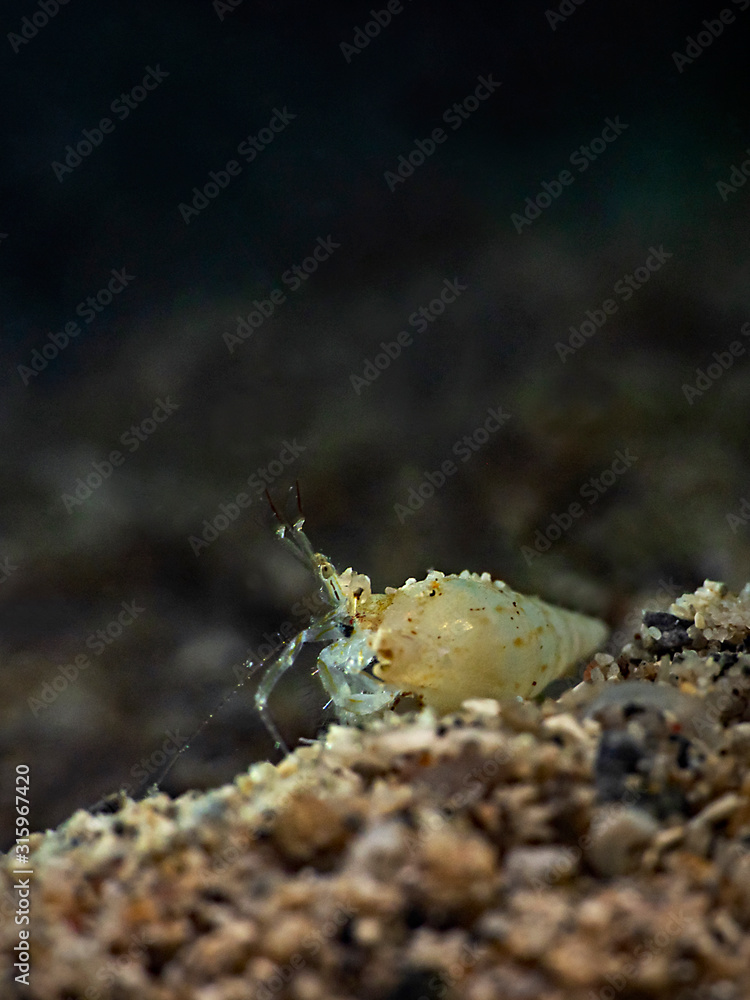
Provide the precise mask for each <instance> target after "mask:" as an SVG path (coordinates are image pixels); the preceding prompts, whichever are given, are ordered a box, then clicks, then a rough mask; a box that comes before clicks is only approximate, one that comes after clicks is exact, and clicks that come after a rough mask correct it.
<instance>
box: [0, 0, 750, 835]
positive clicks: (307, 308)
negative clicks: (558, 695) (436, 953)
mask: <svg viewBox="0 0 750 1000" xmlns="http://www.w3.org/2000/svg"><path fill="white" fill-rule="evenodd" d="M743 7H746V8H747V7H750V3H748V0H739V2H735V0H729V2H728V3H727V6H726V7H725V8H720V7H719V5H718V4H715V5H710V4H706V3H705V2H701V3H698V2H689V3H681V4H677V3H667V4H663V5H659V7H658V10H657V8H654V7H653V6H649V5H647V4H645V3H640V4H637V3H623V4H618V5H612V4H609V5H605V4H603V3H601V2H599V0H588V2H581V3H579V4H578V5H576V4H575V3H574V2H572V0H560V2H559V3H551V4H550V6H548V7H547V6H545V5H544V3H538V4H528V3H524V4H522V3H520V2H516V3H511V4H507V5H498V4H494V3H489V2H482V3H480V2H477V3H470V4H429V5H428V4H427V3H426V2H425V0H400V2H399V0H391V2H390V3H389V4H388V3H385V2H382V0H379V2H378V3H376V4H375V5H374V6H373V5H370V4H362V5H357V4H351V3H347V4H344V3H336V2H333V3H329V4H327V5H324V6H321V5H317V4H316V5H310V4H305V3H301V2H295V0H278V2H273V3H272V2H271V0H231V2H230V0H227V2H221V0H217V2H215V3H211V0H190V2H185V0H181V2H179V3H177V2H174V0H172V2H169V0H165V2H161V3H158V4H146V5H144V4H127V3H125V2H122V0H114V2H111V3H107V4H106V5H104V4H102V5H100V6H98V7H93V6H92V5H84V4H81V3H65V4H59V3H58V2H55V0H38V2H36V3H34V2H32V0H24V2H23V3H16V2H14V0H8V2H7V3H5V4H4V5H3V13H4V18H3V21H4V24H3V35H4V36H5V37H4V39H3V45H2V57H1V60H0V62H1V72H2V74H3V93H4V94H5V95H6V99H5V101H4V108H3V112H2V115H3V123H4V124H3V149H2V158H1V161H0V183H1V184H2V200H1V201H0V285H1V287H2V340H1V344H0V351H1V353H2V372H1V374H2V391H1V395H0V413H1V415H2V419H1V420H0V435H2V452H1V454H2V473H3V474H2V478H1V480H0V670H1V671H2V690H3V696H2V699H1V701H0V723H1V725H0V751H1V753H0V758H1V760H2V765H1V768H0V789H1V791H0V815H2V816H3V817H4V820H3V821H4V822H5V818H6V817H7V821H8V826H7V827H4V828H3V829H2V831H0V845H1V846H3V847H7V846H8V844H9V843H10V804H11V803H10V794H11V789H12V787H13V785H12V779H13V775H14V772H15V766H16V764H17V763H19V762H23V763H27V764H29V765H30V767H31V801H32V811H31V819H32V827H34V828H37V829H40V828H41V829H43V828H45V827H47V826H53V825H56V824H57V823H59V822H60V821H61V820H63V819H65V818H66V817H67V816H68V815H69V814H70V813H71V812H72V811H73V810H74V809H76V808H78V807H87V806H90V805H92V804H93V803H95V802H97V801H98V800H99V799H100V798H101V797H102V796H105V795H107V794H108V793H111V792H115V791H116V790H117V789H118V788H121V787H125V788H127V789H129V790H130V791H131V792H135V791H136V789H137V788H138V787H139V786H141V785H143V784H144V782H145V783H146V784H148V782H149V780H156V778H157V777H158V774H159V772H160V770H161V769H162V767H163V766H164V764H165V763H169V761H170V760H171V759H172V758H174V757H175V755H176V749H175V748H176V747H178V746H181V745H183V743H184V742H185V740H186V739H187V737H188V736H189V734H191V733H192V732H193V731H194V730H195V729H196V727H198V726H199V725H200V724H201V723H202V722H203V721H204V720H205V719H206V718H207V716H208V715H209V713H210V712H211V711H212V710H213V708H214V707H215V706H216V704H217V703H218V702H219V701H221V700H222V699H223V698H225V697H227V695H228V694H229V693H230V692H231V691H232V690H233V689H234V688H235V687H236V685H237V684H238V682H239V681H240V680H241V679H242V678H243V677H245V676H246V674H247V671H246V670H245V668H244V667H243V663H244V662H245V660H246V659H248V658H252V659H253V661H254V662H256V663H257V662H259V661H260V660H261V659H262V658H263V657H264V656H267V655H268V654H270V653H272V651H273V650H274V649H275V648H278V645H279V643H280V641H281V640H280V639H279V638H278V635H279V633H280V634H281V635H283V636H287V637H288V636H289V635H292V634H295V633H296V632H297V631H299V629H300V628H302V627H303V626H304V624H305V622H306V620H307V619H306V615H307V612H308V611H309V607H307V608H306V607H305V605H304V604H303V602H304V601H305V599H309V598H310V597H311V595H312V594H313V593H314V586H313V580H312V578H311V577H310V575H309V573H308V572H307V571H306V570H305V568H304V567H303V566H301V565H299V564H298V563H296V562H295V560H294V558H293V556H292V554H291V553H289V552H288V551H287V550H286V549H285V548H284V547H283V546H281V545H280V544H279V542H278V541H277V539H276V537H275V534H274V518H273V515H272V514H271V512H270V510H269V508H268V504H267V502H266V499H265V497H264V489H265V488H266V487H267V488H268V489H269V490H270V492H271V495H272V496H273V497H274V498H275V500H276V502H277V503H278V504H279V506H283V505H284V504H286V503H288V501H289V491H290V489H293V487H294V484H295V482H296V481H299V484H300V489H301V494H302V499H303V504H304V511H305V515H306V517H307V531H308V533H309V536H310V538H311V540H312V542H313V544H314V545H315V546H316V547H317V548H319V549H321V550H322V551H323V552H325V553H326V554H328V555H329V556H330V558H331V559H333V561H334V562H335V563H336V564H337V566H339V568H340V569H344V568H345V567H347V566H349V565H352V566H354V567H355V568H356V569H358V570H359V571H361V572H366V573H368V574H370V575H371V577H372V579H373V584H374V588H375V589H376V590H382V589H383V588H384V587H385V586H389V585H391V586H399V585H400V584H401V583H402V582H403V581H404V579H406V578H407V577H409V576H417V577H419V576H420V575H421V574H423V573H424V571H425V570H426V569H428V568H430V567H435V568H438V569H441V570H443V571H444V572H458V571H460V570H462V569H465V568H468V569H471V570H476V571H484V570H488V571H490V572H492V573H493V574H494V575H496V576H498V577H501V578H503V579H505V580H507V581H508V582H509V583H511V585H513V586H514V587H517V588H518V589H520V590H524V591H532V592H537V593H540V594H541V595H542V596H544V597H546V598H548V599H550V600H553V601H556V602H558V603H561V604H564V605H568V606H571V607H576V608H579V609H582V610H587V611H591V612H594V613H597V614H600V615H603V616H604V617H606V618H607V620H608V621H609V622H610V624H611V625H612V626H613V629H614V630H615V631H616V632H617V631H618V630H619V631H620V634H621V635H624V634H627V629H628V628H630V630H631V631H632V629H633V628H634V627H635V625H636V623H637V615H636V612H637V610H638V608H639V607H641V606H642V605H644V604H645V603H650V604H651V606H659V607H666V606H668V604H669V601H670V599H672V598H673V597H675V596H677V595H678V594H680V593H682V592H683V591H689V590H692V589H693V588H694V587H695V586H696V585H698V584H700V583H701V582H702V581H703V579H704V578H705V577H710V578H715V579H723V580H726V581H727V583H729V584H730V585H731V586H732V587H735V588H738V587H741V586H742V585H743V584H744V583H745V581H746V579H747V577H748V569H747V564H748V554H749V553H750V545H749V539H750V528H749V527H747V526H746V524H749V523H750V481H749V480H748V472H749V469H750V466H749V463H748V419H747V418H748V403H749V402H750V377H749V373H750V283H749V280H748V279H749V278H750V265H749V263H748V261H749V258H748V235H749V234H750V226H749V221H750V212H749V208H750V190H749V189H750V185H748V184H746V180H747V177H748V175H750V111H749V110H748V103H747V94H748V69H747V67H748V64H747V28H748V21H749V20H750V9H743ZM743 163H744V165H745V166H744V171H743V166H742V165H743ZM238 498H242V499H240V500H239V501H238ZM634 616H635V617H634ZM313 662H314V654H313V655H312V656H308V657H306V658H304V659H303V661H302V662H300V664H299V669H298V670H296V671H295V674H294V676H292V677H290V678H289V679H288V682H287V683H284V684H282V685H280V686H279V689H278V691H277V692H276V694H275V696H274V699H273V702H272V704H273V710H274V714H275V716H276V718H277V719H278V721H279V725H280V727H281V728H282V730H283V732H284V733H285V735H286V737H287V739H288V741H289V742H290V743H294V742H295V741H296V740H297V739H299V738H302V737H313V736H314V735H315V734H316V732H317V731H318V730H319V728H320V726H321V725H322V724H323V723H324V722H325V720H326V718H327V716H326V714H325V713H324V712H323V703H324V698H323V697H322V695H321V693H320V691H319V688H318V685H317V683H316V681H315V678H314V677H312V675H311V668H312V664H313ZM256 676H257V675H256ZM255 679H256V677H252V678H251V679H250V680H249V682H248V683H247V684H246V685H245V686H244V687H243V688H241V689H240V690H239V691H238V692H237V694H236V695H235V696H234V697H231V698H230V699H229V701H228V703H227V705H226V706H225V707H224V709H223V710H222V711H221V712H220V713H218V714H217V715H216V716H215V717H214V718H213V719H212V720H211V721H210V722H209V724H208V725H207V726H206V727H205V728H204V730H203V731H202V733H201V734H200V737H199V738H197V739H196V740H195V741H194V742H193V744H192V745H191V747H190V750H189V751H188V752H186V753H184V754H182V756H181V757H180V759H179V761H178V763H177V764H176V766H175V767H174V768H173V770H172V771H171V773H170V775H169V777H168V778H167V779H166V780H165V782H164V786H163V787H164V788H165V789H166V790H168V791H170V792H171V793H174V794H176V793H179V792H181V791H184V790H186V789H188V788H197V787H210V786H212V785H217V784H220V783H221V782H223V781H227V780H230V779H231V778H232V777H233V775H234V774H235V773H237V772H238V771H240V770H243V769H245V768H246V767H247V766H248V765H249V764H250V763H252V762H253V761H257V760H262V759H266V758H270V759H273V760H276V759H277V758H278V753H277V752H276V751H275V750H274V748H273V745H272V743H271V741H270V739H269V738H268V736H267V734H266V733H265V731H264V729H263V727H262V725H261V724H260V722H259V720H258V718H257V716H256V714H255V712H254V709H253V703H252V691H253V686H254V683H255Z"/></svg>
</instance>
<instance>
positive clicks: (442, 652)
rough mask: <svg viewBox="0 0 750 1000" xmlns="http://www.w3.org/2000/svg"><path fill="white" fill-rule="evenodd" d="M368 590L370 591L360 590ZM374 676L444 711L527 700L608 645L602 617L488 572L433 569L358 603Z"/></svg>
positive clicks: (393, 688)
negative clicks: (481, 701)
mask: <svg viewBox="0 0 750 1000" xmlns="http://www.w3.org/2000/svg"><path fill="white" fill-rule="evenodd" d="M363 597H364V595H363ZM355 618H356V619H357V622H358V624H360V627H363V628H368V627H369V628H373V626H374V625H375V622H376V621H378V620H379V623H378V624H377V626H376V627H375V628H374V630H373V632H372V635H371V638H370V643H369V644H370V646H371V647H372V650H373V653H374V655H375V656H376V657H377V661H378V662H377V663H376V664H375V666H374V667H373V674H374V675H375V676H376V677H377V678H379V679H380V680H382V681H383V683H384V684H386V685H388V687H389V688H391V689H392V690H398V691H408V692H409V693H411V694H414V695H416V696H417V697H419V698H420V699H421V700H422V701H423V702H424V704H426V705H430V706H432V707H433V708H434V709H436V711H438V712H450V711H454V710H455V709H457V708H458V707H459V706H460V704H461V702H462V701H464V700H465V699H467V698H509V697H513V696H516V695H520V696H521V697H524V698H528V697H531V696H533V695H534V694H538V693H539V692H540V691H541V690H542V689H543V688H544V687H546V685H547V684H548V683H549V682H550V681H552V680H555V679H556V678H558V677H561V676H564V675H565V674H566V673H568V671H569V670H570V669H571V667H573V666H574V665H575V663H576V662H578V661H579V660H580V659H581V658H582V657H584V656H587V655H588V654H589V653H592V652H593V651H594V650H596V648H597V647H598V646H599V645H600V644H601V643H603V642H604V639H605V638H606V636H607V631H608V630H607V626H606V625H605V624H604V622H602V621H599V619H597V618H590V617H589V616H587V615H582V614H579V613H577V612H575V611H568V610H566V609H564V608H559V607H555V606H554V605H552V604H547V602H546V601H542V600H541V599H540V598H538V597H529V596H526V595H524V594H519V593H517V592H516V591H514V590H511V588H510V587H509V586H508V585H507V584H506V583H503V582H502V581H501V580H493V579H492V577H491V576H490V575H489V573H482V574H481V575H480V574H477V573H469V572H468V571H467V570H464V572H463V573H460V574H459V575H458V576H456V575H450V576H446V575H445V574H443V573H440V572H438V571H436V570H433V571H431V572H430V573H428V575H427V576H426V577H425V579H424V580H420V581H417V580H414V579H411V580H407V581H406V583H405V584H404V585H403V586H402V587H400V588H399V589H398V590H392V589H391V588H389V590H388V591H387V592H386V594H385V595H377V594H375V595H370V596H369V598H367V599H364V600H361V601H360V602H358V606H357V610H356V612H355Z"/></svg>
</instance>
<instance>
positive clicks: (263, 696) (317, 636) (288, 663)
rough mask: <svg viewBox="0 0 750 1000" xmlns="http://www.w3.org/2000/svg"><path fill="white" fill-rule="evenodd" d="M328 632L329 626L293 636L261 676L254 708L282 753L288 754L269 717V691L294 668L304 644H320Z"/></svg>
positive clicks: (287, 748) (274, 724)
mask: <svg viewBox="0 0 750 1000" xmlns="http://www.w3.org/2000/svg"><path fill="white" fill-rule="evenodd" d="M329 631H330V626H329V625H327V626H325V627H323V628H321V627H317V628H316V627H313V628H306V629H304V630H303V631H302V632H300V633H299V634H298V635H295V637H294V638H293V639H290V640H289V642H287V643H286V644H285V645H284V646H282V647H281V652H280V653H279V655H278V657H277V659H275V660H274V661H273V663H272V664H271V665H270V666H269V667H267V669H266V672H265V673H264V674H263V677H262V678H261V682H260V684H259V685H258V687H257V689H256V691H255V707H256V709H257V710H258V715H260V717H261V719H262V720H263V724H264V725H265V727H266V729H267V730H268V732H269V733H270V734H271V738H272V739H273V741H274V743H275V745H276V746H277V747H278V748H279V749H281V750H283V751H284V753H289V747H288V746H287V745H286V743H285V742H284V739H283V737H282V735H281V733H280V732H279V730H278V728H277V726H276V723H275V722H274V721H273V718H272V717H271V713H270V712H269V710H268V699H269V697H270V694H271V691H273V689H274V688H275V687H276V684H277V683H278V681H279V680H280V679H281V677H282V675H283V674H285V673H286V672H287V670H289V669H290V668H291V667H292V666H294V661H295V660H296V659H297V657H298V656H299V653H300V650H301V649H302V647H303V646H304V645H305V643H308V642H321V641H323V640H324V639H325V638H326V637H327V634H328V632H329Z"/></svg>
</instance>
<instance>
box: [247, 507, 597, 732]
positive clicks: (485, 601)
mask: <svg viewBox="0 0 750 1000" xmlns="http://www.w3.org/2000/svg"><path fill="white" fill-rule="evenodd" d="M269 502H271V501H270V497H269ZM271 506H272V509H273V510H274V513H275V514H276V516H277V518H278V519H279V521H280V527H278V528H277V534H278V535H279V537H280V538H281V539H282V540H284V541H285V542H286V543H287V544H289V545H291V547H292V548H293V549H294V551H295V552H296V554H297V555H298V556H299V557H300V558H301V559H302V560H303V561H304V562H305V563H306V564H307V565H308V566H310V567H311V568H312V569H313V571H314V572H315V574H316V576H317V578H318V581H319V584H320V587H321V591H322V595H323V598H324V600H325V603H326V604H327V605H328V607H329V609H330V610H328V611H326V612H325V613H324V614H323V615H322V616H320V617H318V618H316V619H314V620H313V622H312V623H311V624H310V626H309V627H308V628H306V629H303V631H301V632H300V633H299V634H298V635H296V636H295V637H294V638H293V639H291V640H290V641H289V642H287V643H286V645H284V646H283V647H282V649H281V651H280V653H279V655H278V656H277V657H276V658H275V659H274V660H273V662H271V663H270V664H269V665H268V666H267V667H266V670H265V673H264V674H263V676H262V678H261V681H260V684H259V685H258V688H257V691H256V694H255V704H256V707H257V710H258V713H259V715H260V717H261V719H262V720H263V722H264V723H265V725H266V728H267V729H268V731H269V733H270V734H271V736H272V737H273V739H274V741H275V742H276V745H277V746H279V747H281V748H283V749H286V746H285V743H284V740H283V739H282V737H281V734H280V732H279V730H278V728H277V727H276V724H275V723H274V721H273V718H272V717H271V713H270V711H269V708H268V699H269V696H270V694H271V691H272V690H273V688H274V686H275V685H276V683H277V681H278V680H279V678H280V677H281V676H282V674H284V673H285V672H286V671H287V670H289V669H290V667H291V666H292V665H293V664H294V662H295V660H296V658H297V656H298V655H299V653H300V650H301V649H302V647H303V646H304V645H305V644H306V643H311V642H324V643H328V644H329V645H327V646H326V647H325V648H324V649H323V650H322V652H321V653H320V655H319V657H318V661H317V673H318V675H319V677H320V679H321V681H322V683H323V686H324V688H325V689H326V691H327V693H328V695H329V697H330V701H329V704H331V703H333V706H334V708H335V710H336V713H337V715H338V717H339V719H340V720H341V721H342V722H345V723H351V722H356V721H358V720H362V719H364V718H366V717H367V716H370V715H373V714H374V713H376V712H379V711H380V710H382V709H385V708H390V707H393V706H394V705H395V704H396V702H398V701H399V700H401V699H402V698H403V697H405V696H410V697H411V698H413V699H414V700H415V701H416V703H417V704H422V705H428V706H431V707H432V708H434V709H435V710H436V711H437V712H439V713H441V714H443V713H446V712H451V711H454V710H456V709H458V708H459V707H460V705H461V703H462V702H463V701H465V700H466V699H467V698H512V697H515V696H520V697H523V698H527V697H531V696H533V695H534V694H538V693H539V692H541V690H542V689H543V688H544V687H546V686H547V684H548V683H549V682H550V681H552V680H555V679H556V678H558V677H561V676H563V675H565V674H566V673H568V672H569V671H570V670H571V668H572V667H574V666H575V664H576V662H577V661H578V660H580V659H581V658H582V657H584V656H587V655H589V654H590V653H592V652H594V651H595V650H596V649H597V647H598V646H600V645H601V644H602V643H603V642H604V639H605V638H606V636H607V631H608V630H607V626H606V625H605V624H604V622H602V621H600V620H599V619H597V618H591V617H589V616H587V615H583V614H579V613H578V612H575V611H568V610H566V609H564V608H558V607H555V606H554V605H552V604H547V603H546V601H542V600H540V599H539V598H538V597H527V596H525V595H523V594H518V593H516V592H515V591H514V590H511V588H510V587H509V586H508V585H507V584H506V583H503V582H502V581H501V580H494V579H493V578H492V577H491V576H490V574H489V573H481V574H477V573H469V572H468V571H467V570H464V571H463V572H462V573H459V574H457V575H455V574H450V575H448V576H446V575H445V574H444V573H440V572H439V571H438V570H430V571H429V572H428V573H427V575H426V576H425V578H424V580H416V579H414V578H412V579H409V580H407V581H406V583H404V584H403V586H401V587H398V588H394V587H386V589H385V593H384V594H373V592H372V586H371V584H370V579H369V577H367V576H365V575H364V574H363V573H355V572H354V570H353V569H351V568H350V569H347V570H345V571H344V572H343V573H338V572H337V571H336V569H335V567H334V565H333V563H332V562H331V560H330V559H329V558H328V557H327V556H325V555H323V554H322V553H320V552H315V551H314V549H313V547H312V545H311V544H310V541H309V539H308V538H307V536H306V535H305V533H304V531H303V530H302V529H303V526H304V517H303V516H302V514H301V510H300V516H299V518H298V519H297V520H296V521H295V522H294V523H289V522H288V521H286V520H285V519H283V518H282V517H281V516H280V515H279V513H278V511H277V510H276V508H275V507H274V506H273V503H271Z"/></svg>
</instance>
